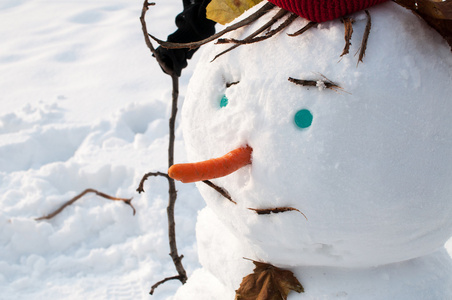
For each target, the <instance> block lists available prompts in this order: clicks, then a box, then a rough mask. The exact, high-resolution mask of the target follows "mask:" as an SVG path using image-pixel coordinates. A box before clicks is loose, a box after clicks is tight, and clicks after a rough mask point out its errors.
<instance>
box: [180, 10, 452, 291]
mask: <svg viewBox="0 0 452 300" xmlns="http://www.w3.org/2000/svg"><path fill="white" fill-rule="evenodd" d="M276 10H277V8H275V9H274V10H273V11H272V12H270V13H269V14H268V15H266V16H264V17H263V18H261V19H260V20H259V21H258V22H257V23H256V24H253V25H251V26H249V27H247V28H245V29H240V30H237V31H235V32H233V33H231V34H229V35H228V37H233V38H236V39H237V38H244V37H246V36H247V35H249V34H251V33H252V32H253V31H254V30H257V29H258V28H259V27H260V26H262V25H263V24H264V23H265V22H267V21H268V20H269V19H270V18H271V17H272V15H273V14H274V13H275V12H276ZM369 12H370V16H371V20H372V21H371V22H372V26H371V31H370V36H369V40H368V43H367V51H366V53H365V57H364V59H363V62H360V63H358V57H357V56H355V55H354V53H355V52H358V50H359V47H360V45H361V41H362V39H363V32H364V30H365V27H366V23H367V20H368V18H367V17H366V14H365V13H364V12H358V13H356V14H354V15H353V18H354V20H355V22H354V23H353V29H354V32H353V36H352V39H351V49H350V53H349V54H347V55H344V56H342V57H341V53H342V50H343V48H344V46H345V41H344V25H343V24H342V23H341V21H340V20H334V21H331V22H325V23H322V24H320V25H319V26H317V27H314V28H312V29H310V30H308V31H307V32H305V33H304V34H302V35H300V36H295V37H292V36H288V35H287V34H288V33H293V32H295V31H297V30H298V29H300V28H302V27H303V26H305V25H306V24H307V23H308V21H307V20H303V19H300V18H299V19H297V20H296V21H295V22H294V23H292V24H291V25H290V26H289V27H288V28H287V29H285V30H284V31H283V32H282V33H280V34H279V35H277V36H275V37H273V38H270V39H268V40H265V41H262V42H259V43H254V44H250V45H244V46H241V47H239V48H237V49H234V50H233V51H230V52H228V53H227V54H225V55H223V56H220V57H218V58H216V59H214V58H215V57H216V55H217V54H218V53H220V52H222V51H223V50H225V49H227V48H228V47H230V45H221V46H219V45H214V44H211V45H209V46H207V47H206V48H205V49H204V52H203V54H202V56H201V57H200V60H199V62H198V65H197V68H196V70H195V72H194V74H193V76H192V78H191V80H190V84H189V87H188V91H187V97H186V100H185V102H184V108H183V113H182V122H183V123H182V127H183V131H184V138H185V146H186V151H187V155H188V159H189V160H190V161H201V160H206V159H209V158H213V157H219V156H221V155H223V154H225V153H227V152H229V151H231V150H233V149H235V148H238V147H244V146H245V145H248V146H250V147H252V148H253V153H252V163H251V164H250V165H248V166H246V167H244V168H242V169H240V170H239V171H237V172H235V173H233V174H231V175H228V176H226V177H222V178H218V179H215V180H213V182H214V183H215V184H217V185H219V186H221V187H223V188H225V189H226V190H227V191H228V192H229V194H230V195H231V197H232V199H233V200H235V201H236V202H237V204H234V203H232V202H230V201H228V200H227V199H225V198H224V197H223V196H222V195H220V194H219V193H217V192H216V191H215V190H213V189H211V188H210V187H208V186H207V185H205V184H202V183H199V184H198V187H199V188H200V191H201V193H202V195H203V197H204V199H205V200H206V203H207V206H208V207H207V208H205V209H204V211H203V213H202V214H201V215H200V216H199V220H198V227H197V236H198V242H199V244H198V246H199V247H198V248H199V254H200V261H201V264H202V265H203V266H204V268H205V270H207V271H209V272H210V273H211V274H213V275H214V276H215V277H216V278H217V279H219V280H220V281H221V282H223V283H224V284H225V286H227V287H229V288H230V289H229V290H230V291H233V290H234V288H235V289H236V288H237V287H238V284H239V283H240V280H241V278H242V277H243V275H246V272H244V271H243V272H242V270H244V269H245V268H248V265H250V263H249V262H248V263H247V262H245V261H244V260H243V257H248V258H251V259H254V260H259V261H264V262H269V263H272V264H276V265H278V266H285V267H287V268H291V269H293V270H295V271H297V272H298V274H300V275H299V276H300V277H299V278H300V279H301V281H302V282H303V279H304V278H306V277H309V276H310V278H311V280H309V279H305V282H306V286H305V288H306V289H308V290H309V289H310V292H309V291H307V293H306V294H305V295H304V297H308V298H306V299H318V298H317V297H327V296H326V294H324V293H322V292H321V291H318V293H317V292H312V291H313V289H315V287H320V282H321V280H319V278H317V277H318V276H317V275H315V274H314V273H315V272H316V271H315V270H316V269H315V266H320V267H328V268H331V267H341V268H344V267H345V268H361V269H363V268H368V270H373V269H372V268H374V267H375V266H379V268H378V269H375V270H373V271H369V272H368V273H366V271H365V270H363V271H362V272H361V273H359V272H357V271H354V272H357V273H355V274H354V275H352V274H350V276H344V275H343V274H342V275H341V272H342V271H340V272H338V273H337V274H336V276H338V277H340V278H342V281H341V280H340V279H337V281H336V283H338V282H340V283H341V284H343V286H344V288H345V287H347V288H346V289H349V290H346V292H347V294H349V295H353V296H350V297H351V299H367V298H370V299H389V298H391V299H402V298H403V299H415V298H416V299H424V298H423V296H425V294H424V292H423V289H424V290H426V291H427V290H430V289H431V288H432V287H434V288H433V289H436V290H438V294H437V295H436V297H440V298H443V297H444V295H449V296H452V294H450V292H451V290H450V288H445V289H444V287H442V286H443V285H445V286H447V284H450V283H451V279H452V274H450V272H451V270H452V268H451V267H452V264H451V262H450V259H449V258H447V256H446V258H447V259H446V260H445V261H444V263H439V262H438V261H441V259H443V258H444V257H445V256H444V255H443V254H441V253H440V252H436V251H441V250H440V249H442V248H443V246H444V244H445V242H446V241H447V240H448V239H449V238H450V236H451V234H452V218H451V216H452V202H451V201H450V200H451V195H452V185H451V182H452V151H451V149H452V131H451V128H452V121H451V118H450V113H451V112H452V101H451V100H452V99H451V95H452V85H450V82H451V81H452V55H451V52H450V47H449V46H448V45H447V43H446V42H445V41H444V40H443V39H442V38H441V37H440V36H439V35H438V34H437V33H436V32H435V31H434V30H433V29H431V28H429V27H428V26H426V24H425V23H424V22H423V21H422V20H421V19H419V18H417V17H416V16H415V15H413V14H412V13H411V12H409V11H407V10H406V9H405V8H403V7H401V6H399V5H396V4H394V3H392V2H388V3H385V4H382V5H378V6H375V7H373V8H371V9H369ZM275 26H276V25H275ZM213 59H214V60H213ZM212 60H213V61H212ZM289 77H292V78H297V79H303V80H311V81H312V82H313V86H310V87H309V86H301V85H296V84H294V83H293V82H291V81H289V80H288V79H289ZM331 82H333V83H335V86H330V88H328V87H327V83H331ZM224 99H227V101H224ZM276 207H293V208H296V209H299V210H300V211H301V212H303V213H304V214H305V215H306V217H307V219H305V218H304V216H303V215H302V214H300V213H298V212H296V211H290V212H284V213H277V214H276V213H275V214H270V215H258V214H256V213H255V212H254V211H253V210H249V209H248V208H253V209H265V208H276ZM215 218H217V219H218V220H219V222H216V223H214V222H213V219H215ZM200 224H203V225H204V226H201V225H200ZM213 224H222V227H216V226H213ZM218 226H219V225H218ZM226 232H230V235H229V236H230V238H229V239H228V238H225V237H227V236H228V234H226ZM218 236H221V237H222V238H217V237H218ZM221 239H225V241H221ZM432 253H435V254H434V255H433V256H428V255H431V254H432ZM424 256H425V261H424ZM411 259H419V260H414V261H413V262H412V266H413V265H418V266H420V265H422V267H419V269H417V270H416V267H412V266H410V265H409V264H402V265H400V266H398V267H397V268H399V269H400V270H402V269H403V270H405V272H406V274H415V275H413V276H411V277H410V279H408V281H410V282H411V283H412V284H413V285H416V283H418V282H426V284H424V285H422V284H421V285H420V287H419V289H413V290H410V291H408V288H407V287H406V285H405V284H402V283H401V282H400V281H403V282H406V280H407V279H406V278H405V279H404V278H403V276H397V275H394V274H392V273H391V272H392V271H393V270H392V269H391V268H389V267H385V265H389V264H393V263H400V262H405V261H408V260H411ZM380 266H382V267H380ZM391 266H394V265H391ZM303 270H304V273H303ZM320 270H321V269H320ZM330 270H332V269H330ZM427 270H429V271H427ZM431 270H437V271H433V272H432V271H431ZM249 271H250V270H249V269H248V272H249ZM371 272H375V273H374V275H375V274H379V275H377V276H376V277H379V276H380V277H381V278H382V277H384V276H390V277H392V276H393V283H394V286H392V287H389V289H387V290H386V291H388V290H389V291H390V292H389V294H386V296H385V294H384V293H383V294H380V293H379V292H377V291H376V289H378V288H379V287H381V286H379V282H376V281H375V278H374V279H373V280H371V281H373V282H374V283H375V286H374V287H373V288H372V289H371V291H372V292H371V294H372V295H367V296H366V295H365V294H363V293H362V290H361V292H359V290H360V289H361V288H363V287H364V289H366V288H369V282H367V283H366V282H363V281H362V280H363V278H366V277H365V274H368V275H369V276H370V277H368V278H367V279H369V278H371V277H372V276H371V275H370V273H371ZM237 273H238V274H239V275H236V274H237ZM319 273H321V272H319ZM326 273H328V274H331V273H334V272H331V271H329V272H326ZM358 273H359V274H358ZM303 274H304V275H303ZM390 274H392V275H390ZM416 274H417V275H419V276H417V275H416ZM425 274H428V275H425ZM197 276H199V273H198V275H197ZM312 278H316V280H312ZM345 278H349V279H350V282H351V283H352V284H351V285H350V284H348V283H346V279H345ZM353 278H355V279H356V280H355V283H354V285H353V280H354V279H353ZM431 278H440V279H438V281H437V282H434V280H431ZM399 280H400V281H399ZM193 281H195V280H193ZM330 281H332V282H334V281H335V279H334V276H332V277H331V278H330ZM427 282H428V283H427ZM309 284H311V285H309ZM322 284H324V285H325V287H324V288H325V289H327V290H328V289H329V288H331V287H332V286H333V285H334V283H331V285H330V286H328V283H322ZM397 285H398V287H397ZM440 286H441V287H440ZM185 289H187V290H188V287H184V288H182V289H181V291H180V292H179V293H180V294H179V295H181V297H180V299H185V298H184V297H186V294H183V293H182V291H183V290H185ZM337 292H340V290H339V291H337ZM391 292H392V294H390V293H391ZM427 293H428V292H427ZM363 297H364V298H363ZM388 297H389V298H388ZM401 297H402V298H401ZM413 297H414V298H413ZM436 297H435V298H436ZM199 299H209V296H208V295H206V296H205V298H199ZM225 299H226V298H225ZM300 299H301V298H300Z"/></svg>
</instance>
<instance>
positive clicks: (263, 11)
mask: <svg viewBox="0 0 452 300" xmlns="http://www.w3.org/2000/svg"><path fill="white" fill-rule="evenodd" d="M273 7H275V5H274V4H272V3H270V2H268V3H266V4H265V5H264V6H262V7H261V8H260V9H259V10H257V11H256V12H255V13H253V14H252V15H250V16H249V17H247V18H245V19H243V20H242V21H240V22H237V23H235V24H233V25H231V26H228V27H226V28H225V29H223V30H222V31H220V32H218V33H216V34H214V35H212V36H210V37H208V38H206V39H204V40H201V41H198V42H192V43H172V42H166V41H162V40H160V39H158V38H156V37H155V36H153V35H151V34H148V33H147V32H146V33H147V34H148V35H149V36H150V37H151V38H152V39H153V40H155V41H156V42H157V43H159V44H160V45H161V46H163V47H165V48H169V49H181V48H189V49H195V48H199V47H201V46H202V45H204V44H207V43H209V42H211V41H214V40H216V39H217V38H219V37H221V36H223V35H224V34H226V33H228V32H230V31H233V30H236V29H239V28H241V27H243V26H246V25H249V24H251V23H253V22H254V21H256V20H257V19H259V18H260V17H262V16H263V15H265V14H266V13H267V12H269V11H270V10H271V9H272V8H273Z"/></svg>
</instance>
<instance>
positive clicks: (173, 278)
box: [149, 275, 181, 295]
mask: <svg viewBox="0 0 452 300" xmlns="http://www.w3.org/2000/svg"><path fill="white" fill-rule="evenodd" d="M175 279H178V280H181V277H180V275H177V276H172V277H167V278H165V279H163V280H160V281H159V282H157V283H155V284H154V285H153V286H152V287H151V291H150V292H149V294H150V295H153V294H154V291H155V289H156V288H157V287H158V286H159V285H161V284H162V283H165V282H167V281H170V280H175Z"/></svg>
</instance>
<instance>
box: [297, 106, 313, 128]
mask: <svg viewBox="0 0 452 300" xmlns="http://www.w3.org/2000/svg"><path fill="white" fill-rule="evenodd" d="M294 121H295V125H297V126H298V127H300V128H308V127H309V126H311V124H312V114H311V112H310V111H309V110H307V109H300V110H299V111H297V113H296V114H295V116H294Z"/></svg>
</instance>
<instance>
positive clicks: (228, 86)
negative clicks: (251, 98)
mask: <svg viewBox="0 0 452 300" xmlns="http://www.w3.org/2000/svg"><path fill="white" fill-rule="evenodd" d="M238 83H240V81H234V82H226V88H230V87H231V86H233V85H235V84H238Z"/></svg>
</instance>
